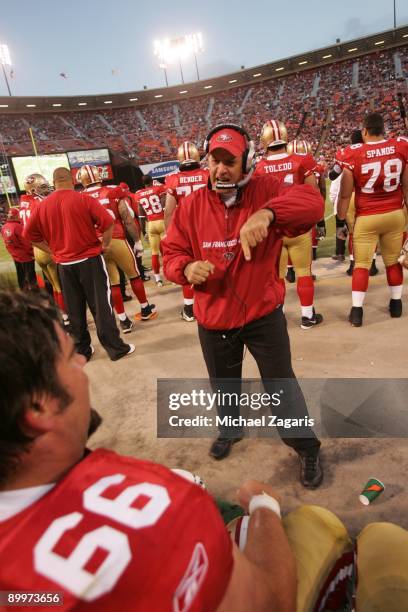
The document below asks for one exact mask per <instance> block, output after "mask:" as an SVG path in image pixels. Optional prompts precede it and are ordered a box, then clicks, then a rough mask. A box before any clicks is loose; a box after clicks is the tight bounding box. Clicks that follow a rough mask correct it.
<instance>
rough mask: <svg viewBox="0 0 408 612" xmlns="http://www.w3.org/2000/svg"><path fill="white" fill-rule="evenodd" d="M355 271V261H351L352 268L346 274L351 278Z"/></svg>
mask: <svg viewBox="0 0 408 612" xmlns="http://www.w3.org/2000/svg"><path fill="white" fill-rule="evenodd" d="M353 270H354V259H350V266H349V268H348V270H346V274H348V275H349V276H353Z"/></svg>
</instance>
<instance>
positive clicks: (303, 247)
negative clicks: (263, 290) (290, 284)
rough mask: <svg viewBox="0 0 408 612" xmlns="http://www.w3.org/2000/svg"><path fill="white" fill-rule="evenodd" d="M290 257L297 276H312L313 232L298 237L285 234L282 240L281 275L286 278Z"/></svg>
mask: <svg viewBox="0 0 408 612" xmlns="http://www.w3.org/2000/svg"><path fill="white" fill-rule="evenodd" d="M288 257H290V259H291V261H292V264H293V267H294V268H295V272H296V276H297V278H299V277H300V276H310V266H311V265H312V233H311V232H306V234H302V235H301V236H296V238H288V237H287V236H285V237H284V238H283V240H282V253H281V257H280V262H279V276H280V278H284V277H285V274H286V266H287V263H288Z"/></svg>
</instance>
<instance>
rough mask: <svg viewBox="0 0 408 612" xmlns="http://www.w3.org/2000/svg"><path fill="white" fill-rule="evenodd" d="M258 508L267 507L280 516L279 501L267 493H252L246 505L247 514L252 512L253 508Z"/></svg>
mask: <svg viewBox="0 0 408 612" xmlns="http://www.w3.org/2000/svg"><path fill="white" fill-rule="evenodd" d="M258 508H268V510H272V512H274V513H275V514H276V515H277V516H279V518H281V511H280V505H279V502H278V501H277V500H276V499H275V498H274V497H272V496H271V495H268V494H267V493H262V494H260V495H254V496H253V497H251V499H250V502H249V506H248V510H249V514H253V513H254V512H255V510H258Z"/></svg>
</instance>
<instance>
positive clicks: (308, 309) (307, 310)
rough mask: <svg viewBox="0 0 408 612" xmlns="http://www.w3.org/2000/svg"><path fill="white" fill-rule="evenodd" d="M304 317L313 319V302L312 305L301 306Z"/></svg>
mask: <svg viewBox="0 0 408 612" xmlns="http://www.w3.org/2000/svg"><path fill="white" fill-rule="evenodd" d="M300 309H301V311H302V317H307V318H308V319H311V318H312V317H313V304H312V305H311V306H301V307H300Z"/></svg>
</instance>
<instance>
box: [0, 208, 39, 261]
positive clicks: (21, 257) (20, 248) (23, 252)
mask: <svg viewBox="0 0 408 612" xmlns="http://www.w3.org/2000/svg"><path fill="white" fill-rule="evenodd" d="M23 229H24V227H23V224H22V223H20V221H18V220H12V219H10V220H9V221H6V222H5V224H4V225H3V227H2V228H1V235H2V236H3V240H4V244H5V245H6V249H7V250H8V252H9V253H10V255H11V257H12V258H13V259H14V261H17V262H19V263H24V262H26V261H32V260H33V259H34V252H33V247H32V245H31V242H29V241H28V240H27V239H26V238H24V236H23Z"/></svg>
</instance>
